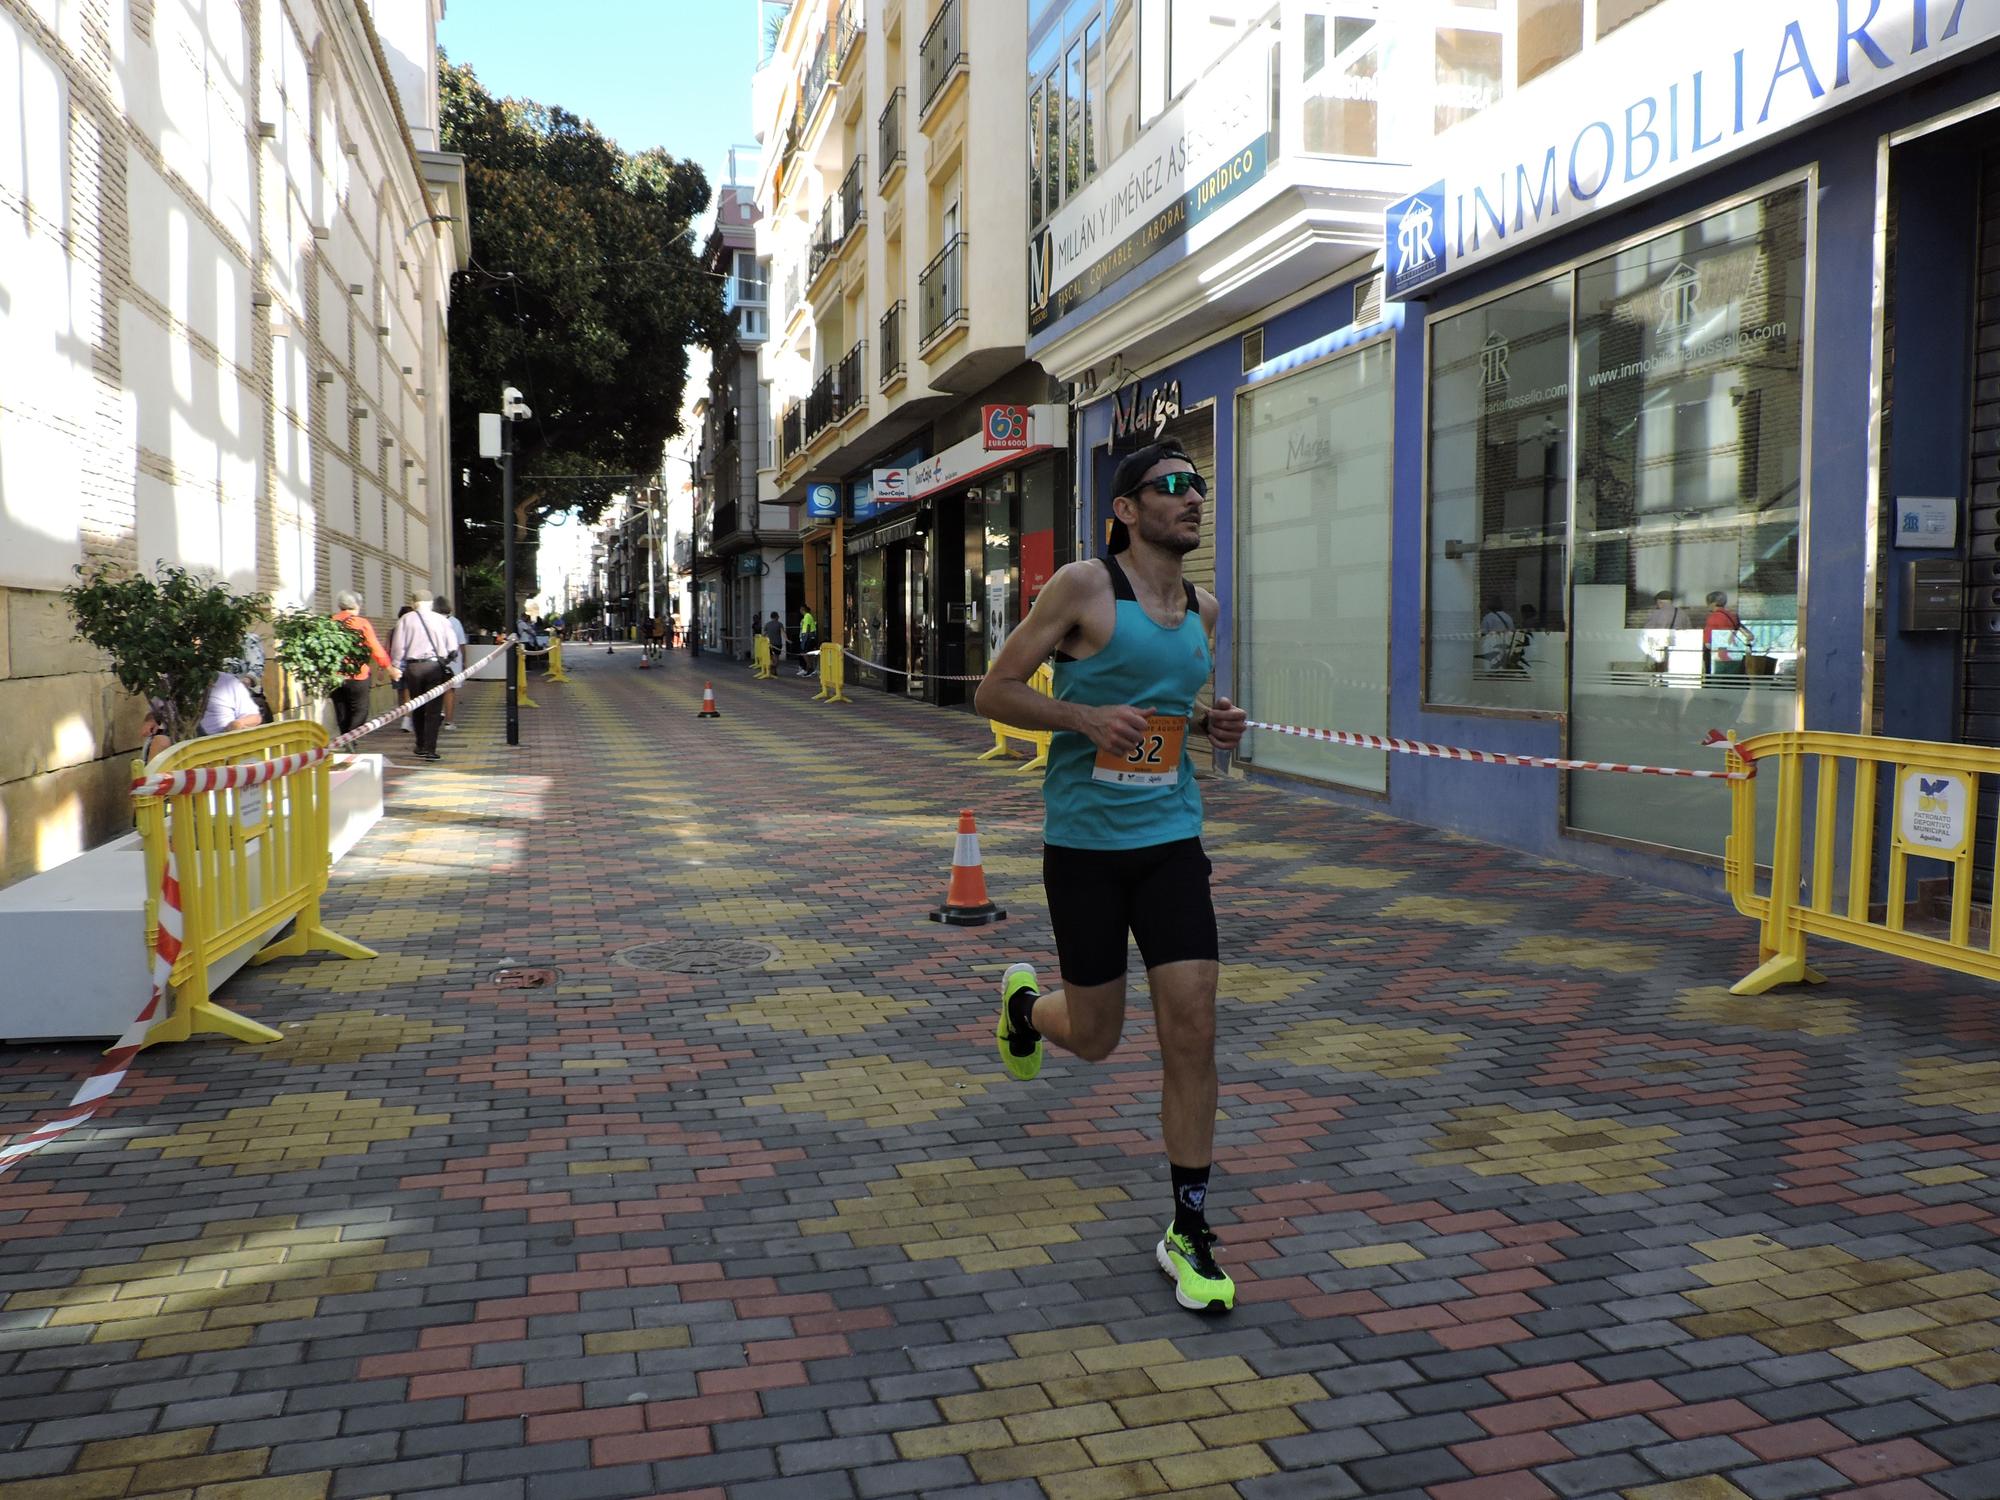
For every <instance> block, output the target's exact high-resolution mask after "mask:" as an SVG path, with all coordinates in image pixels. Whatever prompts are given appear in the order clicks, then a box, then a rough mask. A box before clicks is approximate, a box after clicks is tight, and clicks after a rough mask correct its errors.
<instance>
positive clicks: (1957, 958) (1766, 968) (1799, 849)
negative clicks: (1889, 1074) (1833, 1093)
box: [1725, 731, 2000, 995]
mask: <svg viewBox="0 0 2000 1500" xmlns="http://www.w3.org/2000/svg"><path fill="white" fill-rule="evenodd" d="M1729 766H1730V769H1731V770H1733V771H1740V770H1744V769H1748V768H1752V767H1754V768H1755V769H1756V772H1757V774H1756V776H1755V777H1754V778H1752V779H1750V780H1745V781H1737V782H1734V783H1732V784H1731V794H1732V800H1731V809H1730V812H1731V815H1730V834H1729V844H1728V850H1727V854H1726V857H1725V868H1726V871H1727V875H1728V881H1729V895H1730V899H1731V900H1733V901H1734V902H1735V903H1736V909H1737V910H1738V911H1740V912H1742V913H1743V915H1745V916H1746V917H1755V918H1756V919H1757V920H1758V921H1759V922H1761V923H1762V924H1763V931H1762V934H1761V936H1760V939H1759V947H1760V949H1761V950H1762V959H1763V962H1762V963H1761V964H1759V966H1758V967H1757V968H1756V969H1755V970H1754V971H1753V972H1751V973H1750V974H1748V975H1746V976H1745V977H1744V978H1743V979H1741V980H1740V981H1738V982H1737V984H1736V985H1735V986H1734V987H1733V990H1732V993H1734V994H1738V995H1761V994H1763V993H1764V992H1765V991H1766V990H1769V989H1771V988H1772V987H1774V986H1776V985H1780V984H1799V983H1808V984H1818V983H1820V982H1821V981H1822V979H1823V977H1824V976H1822V975H1820V974H1818V973H1815V972H1814V971H1813V970H1812V969H1811V968H1809V967H1808V966H1807V964H1806V939H1807V938H1808V937H1823V938H1833V939H1835V940H1837V941H1839V942H1843V943H1851V944H1853V945H1854V946H1856V947H1859V948H1867V949H1870V950H1872V951H1874V952H1876V953H1887V954H1892V955H1894V956H1896V957H1898V958H1907V959H1912V960H1914V961H1915V962H1917V963H1926V964H1935V965H1936V966H1938V967H1939V968H1944V969H1955V970H1957V971H1958V972H1960V973H1962V974H1972V975H1976V976H1978V977H1979V978H1982V979H1996V980H2000V924H1996V925H1995V926H1994V927H1993V929H1992V932H1991V934H1990V935H1989V937H1988V938H1987V940H1986V941H1985V942H1983V943H1981V944H1979V945H1977V946H1975V945H1974V944H1973V942H1972V870H1973V835H1974V829H1975V826H1976V823H1977V815H1978V807H1979V785H1980V778H1981V777H1982V776H2000V750H1989V749H1982V748H1979V747H1977V746H1972V745H1939V744H1932V743H1930V742H1928V741H1925V740H1897V739H1879V738H1876V737H1874V736H1871V735H1854V734H1830V733H1820V732H1817V731H1800V732H1788V733H1784V734H1766V735H1759V736H1758V737H1757V738H1755V739H1752V740H1746V741H1744V743H1742V744H1741V745H1738V746H1737V747H1736V748H1735V749H1734V750H1732V751H1731V752H1730V756H1729ZM1883 766H1887V767H1888V768H1889V771H1890V775H1889V778H1888V792H1889V797H1888V800H1887V804H1886V805H1884V802H1883V798H1882V796H1881V795H1880V792H1881V777H1880V776H1879V770H1880V768H1881V767H1883ZM1808 770H1810V771H1811V773H1812V775H1811V780H1812V781H1813V783H1814V785H1813V788H1812V793H1811V797H1810V801H1811V809H1810V814H1808V807H1807V803H1808V794H1807V788H1806V782H1807V780H1808V776H1807V772H1808ZM1760 789H1761V790H1763V791H1764V792H1766V793H1767V794H1768V795H1771V796H1773V797H1775V798H1776V799H1777V807H1776V811H1777V828H1776V833H1775V836H1774V839H1773V843H1772V852H1771V872H1770V888H1769V892H1768V894H1760V893H1759V891H1758V889H1757V873H1758V872H1757V807H1758V796H1759V793H1760ZM1843 803H1845V805H1846V817H1845V820H1843V817H1842V811H1843V808H1842V804H1843ZM1843 827H1844V828H1845V831H1846V840H1845V844H1844V846H1843V843H1842V839H1841V832H1842V829H1843ZM1878 851H1879V855H1880V858H1879V859H1878ZM1913 858H1915V859H1931V860H1937V861H1939V862H1940V863H1942V864H1944V865H1945V866H1947V867H1948V869H1949V872H1950V876H1951V915H1950V918H1949V920H1948V922H1947V923H1946V924H1945V928H1944V931H1942V932H1938V933H1927V932H1913V931H1911V930H1910V928H1909V926H1908V896H1909V863H1910V860H1911V859H1913ZM1878 865H1880V866H1883V867H1885V868H1883V869H1882V870H1881V871H1880V873H1881V874H1882V876H1883V880H1882V882H1881V885H1882V890H1883V899H1882V901H1881V902H1880V903H1879V905H1878V903H1877V902H1876V901H1875V891H1876V888H1877V875H1878ZM1808 872H1810V879H1809V880H1808V878H1807V876H1808ZM1878 910H1879V912H1880V915H1879V916H1878V915H1877V912H1878Z"/></svg>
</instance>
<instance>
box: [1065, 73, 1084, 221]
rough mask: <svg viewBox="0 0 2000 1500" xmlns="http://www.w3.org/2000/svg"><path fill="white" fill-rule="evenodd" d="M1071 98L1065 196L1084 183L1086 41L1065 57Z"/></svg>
mask: <svg viewBox="0 0 2000 1500" xmlns="http://www.w3.org/2000/svg"><path fill="white" fill-rule="evenodd" d="M1063 77H1064V80H1065V87H1066V88H1067V89H1068V91H1069V93H1068V99H1067V102H1066V106H1065V109H1064V117H1063V196H1065V197H1068V196H1070V195H1071V194H1073V193H1075V192H1076V190H1077V189H1078V188H1080V187H1082V186H1083V113H1084V111H1083V43H1082V42H1081V41H1078V42H1075V43H1073V44H1072V45H1071V47H1070V49H1069V52H1068V54H1067V55H1066V56H1065V58H1064V59H1063Z"/></svg>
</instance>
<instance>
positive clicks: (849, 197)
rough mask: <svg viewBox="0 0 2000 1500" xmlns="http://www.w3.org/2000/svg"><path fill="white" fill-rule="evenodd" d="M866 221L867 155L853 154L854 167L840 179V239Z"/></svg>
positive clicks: (864, 153) (861, 153)
mask: <svg viewBox="0 0 2000 1500" xmlns="http://www.w3.org/2000/svg"><path fill="white" fill-rule="evenodd" d="M867 221H868V153H867V152H865V151H860V152H856V153H855V157H854V165H853V166H851V167H849V168H848V169H847V175H846V176H845V177H843V178H841V179H840V238H841V242H842V243H843V244H844V243H846V240H847V237H848V236H849V235H850V234H852V233H854V231H855V230H857V229H859V228H860V227H861V226H862V225H863V224H865V223H866V222H867Z"/></svg>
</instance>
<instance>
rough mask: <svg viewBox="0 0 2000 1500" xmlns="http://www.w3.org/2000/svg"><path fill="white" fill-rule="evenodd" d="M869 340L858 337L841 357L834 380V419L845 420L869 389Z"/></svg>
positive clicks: (859, 404) (837, 420)
mask: <svg viewBox="0 0 2000 1500" xmlns="http://www.w3.org/2000/svg"><path fill="white" fill-rule="evenodd" d="M867 382H868V340H866V339H856V340H855V341H854V347H853V348H852V349H849V350H848V351H847V353H845V354H843V355H842V356H841V357H840V372H839V374H837V375H836V376H835V377H834V381H833V407H834V411H833V419H834V420H835V421H836V422H841V421H845V420H846V419H847V417H848V415H849V414H850V413H852V412H854V411H855V410H857V409H858V408H859V407H860V406H861V403H862V400H863V396H862V392H864V391H866V390H867V389H868V384H867Z"/></svg>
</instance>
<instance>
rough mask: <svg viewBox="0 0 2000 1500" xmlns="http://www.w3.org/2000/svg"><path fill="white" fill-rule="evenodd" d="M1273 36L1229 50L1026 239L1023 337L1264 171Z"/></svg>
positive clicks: (1259, 34)
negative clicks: (1026, 269) (1025, 289)
mask: <svg viewBox="0 0 2000 1500" xmlns="http://www.w3.org/2000/svg"><path fill="white" fill-rule="evenodd" d="M1272 36H1273V33H1272V32H1270V31H1269V30H1265V29H1260V30H1257V31H1254V32H1252V33H1251V34H1250V35H1249V36H1247V37H1245V38H1243V40H1242V41H1240V42H1239V43H1237V45H1236V47H1235V48H1234V49H1233V50H1232V51H1231V52H1230V53H1229V55H1228V56H1227V57H1225V58H1224V59H1223V60H1222V61H1221V62H1220V63H1219V64H1217V65H1216V67H1215V68H1214V69H1212V70H1211V71H1210V72H1209V73H1207V74H1206V75H1204V76H1203V77H1202V78H1201V80H1200V81H1199V82H1197V83H1196V84H1195V85H1194V86H1193V87H1192V88H1190V89H1189V90H1188V91H1187V92H1186V93H1185V94H1183V95H1182V96H1181V97H1180V99H1179V101H1178V102H1176V103H1175V104H1174V105H1173V106H1172V107H1171V108H1169V109H1168V110H1167V111H1166V112H1165V113H1164V114H1162V115H1161V116H1160V117H1159V118H1158V119H1157V120H1155V121H1154V122H1153V123H1152V124H1151V125H1149V126H1147V127H1146V130H1145V133H1144V134H1142V135H1141V136H1140V137H1139V139H1138V140H1136V141H1134V142H1133V143H1132V145H1131V147H1130V148H1129V149H1128V150H1126V151H1124V152H1122V153H1120V154H1119V156H1118V157H1117V158H1116V159H1115V160H1114V161H1112V162H1111V163H1110V164H1109V165H1108V166H1107V167H1106V168H1105V169H1104V170H1103V172H1101V173H1100V174H1099V175H1098V176H1097V177H1096V178H1094V179H1093V180H1092V181H1090V182H1089V183H1087V184H1086V185H1085V186H1084V187H1082V188H1081V189H1079V190H1078V191H1077V192H1076V193H1075V194H1074V195H1073V196H1072V197H1071V198H1070V200H1069V202H1068V203H1066V204H1064V205H1063V207H1062V208H1061V209H1060V210H1059V211H1058V212H1057V213H1055V214H1054V215H1053V216H1052V217H1051V218H1050V219H1049V221H1048V223H1046V224H1044V225H1043V226H1042V228H1041V229H1040V230H1039V231H1038V232H1037V233H1036V234H1034V235H1033V236H1032V237H1031V238H1030V239H1029V241H1028V331H1029V332H1030V333H1039V332H1040V331H1041V330H1042V329H1044V328H1046V327H1047V326H1048V325H1049V324H1051V323H1053V322H1054V321H1055V320H1056V319H1058V318H1060V317H1062V316H1064V315H1065V314H1066V313H1069V312H1071V311H1073V310H1074V309H1075V308H1077V307H1078V306H1080V305H1081V304H1083V303H1085V302H1088V301H1089V300H1090V299H1091V298H1092V297H1094V296H1096V295H1097V294H1098V293H1099V292H1101V291H1103V290H1104V288H1105V287H1107V286H1109V285H1110V284H1111V283H1112V282H1113V281H1115V280H1117V279H1118V278H1119V277H1120V276H1122V275H1124V274H1125V272H1127V271H1129V270H1131V269H1132V268H1133V267H1134V266H1136V265H1138V264H1140V263H1141V262H1142V261H1144V260H1145V259H1146V258H1147V257H1148V256H1149V255H1151V254H1152V253H1153V252H1154V251H1156V250H1158V249H1160V248H1161V247H1162V246H1165V245H1169V244H1171V243H1173V242H1174V241H1175V240H1177V239H1179V238H1181V237H1182V236H1183V235H1185V234H1186V233H1187V232H1188V231H1189V230H1190V229H1191V228H1193V227H1194V226H1195V225H1196V224H1199V223H1200V222H1201V221H1202V220H1203V219H1205V218H1207V217H1208V216H1209V215H1210V214H1213V213H1215V212H1216V211H1217V210H1218V209H1220V208H1222V207H1223V206H1224V205H1225V204H1227V203H1229V202H1230V201H1232V200H1233V199H1234V198H1236V197H1237V196H1239V195H1240V194H1241V193H1243V192H1244V191H1245V190H1247V189H1248V188H1250V187H1251V186H1252V185H1253V184H1255V183H1257V182H1258V181H1260V180H1262V178H1263V176H1264V172H1265V169H1266V168H1267V167H1269V166H1270V164H1271V136H1270V112H1271V86H1270V61H1271V40H1272Z"/></svg>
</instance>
